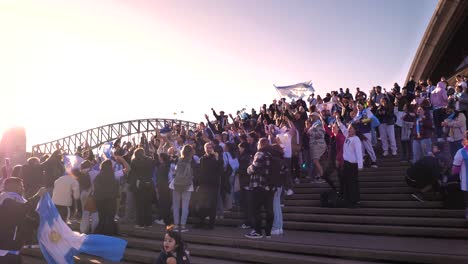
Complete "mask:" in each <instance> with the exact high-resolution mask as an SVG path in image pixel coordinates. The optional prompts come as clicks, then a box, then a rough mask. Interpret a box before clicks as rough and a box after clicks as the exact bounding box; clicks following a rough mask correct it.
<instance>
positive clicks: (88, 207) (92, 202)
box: [84, 194, 97, 213]
mask: <svg viewBox="0 0 468 264" xmlns="http://www.w3.org/2000/svg"><path fill="white" fill-rule="evenodd" d="M84 210H85V211H88V212H90V213H94V212H96V211H97V206H96V199H95V198H94V194H90V195H89V196H88V199H86V203H85V205H84Z"/></svg>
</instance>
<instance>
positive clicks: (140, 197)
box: [134, 190, 153, 226]
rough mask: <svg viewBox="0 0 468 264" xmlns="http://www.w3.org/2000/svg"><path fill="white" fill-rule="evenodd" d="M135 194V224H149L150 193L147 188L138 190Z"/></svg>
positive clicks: (150, 216) (150, 214) (150, 221)
mask: <svg viewBox="0 0 468 264" xmlns="http://www.w3.org/2000/svg"><path fill="white" fill-rule="evenodd" d="M134 195H135V202H136V205H135V209H136V224H137V225H139V226H151V225H152V224H153V218H152V217H153V216H152V210H151V205H152V198H153V197H152V195H151V192H150V191H149V190H138V192H136V193H134Z"/></svg>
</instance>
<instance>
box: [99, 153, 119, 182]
mask: <svg viewBox="0 0 468 264" xmlns="http://www.w3.org/2000/svg"><path fill="white" fill-rule="evenodd" d="M100 169H101V171H100V172H99V175H98V176H97V177H96V181H104V182H107V181H111V180H115V178H114V168H113V167H112V161H111V160H109V159H107V160H105V161H103V162H102V163H101V166H100Z"/></svg>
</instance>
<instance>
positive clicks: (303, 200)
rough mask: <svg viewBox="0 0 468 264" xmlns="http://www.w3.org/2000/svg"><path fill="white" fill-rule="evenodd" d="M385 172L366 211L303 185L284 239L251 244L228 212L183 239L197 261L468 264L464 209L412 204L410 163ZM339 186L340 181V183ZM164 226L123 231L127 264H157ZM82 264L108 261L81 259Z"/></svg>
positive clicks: (384, 164) (366, 199) (367, 181)
mask: <svg viewBox="0 0 468 264" xmlns="http://www.w3.org/2000/svg"><path fill="white" fill-rule="evenodd" d="M378 163H379V166H380V167H379V168H378V169H372V168H366V169H364V170H363V171H361V172H359V180H360V189H361V201H362V202H361V207H360V208H356V209H348V208H321V207H320V193H322V192H324V191H326V190H328V187H327V185H326V184H315V183H305V182H304V183H300V184H298V185H296V186H295V188H294V191H295V194H294V195H292V196H289V197H287V198H286V200H285V201H284V203H285V207H284V208H283V216H284V228H285V234H284V235H282V236H273V238H272V239H260V240H249V239H246V238H244V237H243V235H244V234H245V233H246V232H247V231H248V230H241V229H238V228H237V227H236V226H238V225H239V224H240V223H241V218H242V213H238V212H229V213H226V214H225V218H224V219H222V220H219V221H218V222H217V227H216V228H215V230H212V231H206V230H191V231H190V232H188V233H185V234H183V237H184V239H185V240H186V242H187V243H188V244H189V250H190V252H191V255H192V262H193V263H200V264H201V263H219V264H230V263H278V264H279V263H317V264H319V263H320V264H322V263H335V264H337V263H339V264H354V263H452V262H453V263H468V250H467V249H468V222H467V221H465V220H464V217H463V216H464V211H463V210H446V209H443V208H442V203H441V202H440V201H439V200H434V201H426V202H423V203H421V202H418V201H414V200H412V199H411V196H410V195H411V193H412V192H413V190H412V189H411V188H409V187H407V185H406V183H405V181H404V175H405V172H406V168H407V166H408V164H405V163H400V162H399V161H398V160H397V159H396V158H383V159H380V160H379V161H378ZM334 180H335V182H338V181H337V180H336V179H334ZM163 235H164V228H163V227H161V226H155V227H153V228H151V229H149V230H135V229H133V228H132V227H130V226H121V236H122V238H124V239H126V240H127V241H128V242H129V244H128V249H127V251H126V253H125V263H152V261H153V260H154V258H155V257H157V255H158V252H159V250H160V249H161V247H162V238H163ZM24 254H25V255H26V256H27V257H26V258H25V261H24V262H25V263H26V264H36V263H44V261H43V260H42V257H41V253H40V251H39V250H34V249H28V250H25V251H24ZM76 263H105V262H102V261H100V260H99V259H96V258H94V257H89V256H79V258H77V261H76Z"/></svg>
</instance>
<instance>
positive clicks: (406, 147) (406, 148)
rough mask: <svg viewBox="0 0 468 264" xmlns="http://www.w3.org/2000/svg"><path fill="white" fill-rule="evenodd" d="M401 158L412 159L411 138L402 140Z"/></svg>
mask: <svg viewBox="0 0 468 264" xmlns="http://www.w3.org/2000/svg"><path fill="white" fill-rule="evenodd" d="M401 160H407V161H409V160H411V140H402V141H401Z"/></svg>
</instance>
